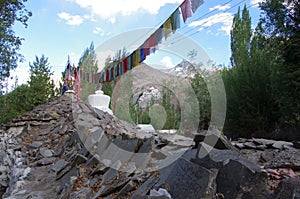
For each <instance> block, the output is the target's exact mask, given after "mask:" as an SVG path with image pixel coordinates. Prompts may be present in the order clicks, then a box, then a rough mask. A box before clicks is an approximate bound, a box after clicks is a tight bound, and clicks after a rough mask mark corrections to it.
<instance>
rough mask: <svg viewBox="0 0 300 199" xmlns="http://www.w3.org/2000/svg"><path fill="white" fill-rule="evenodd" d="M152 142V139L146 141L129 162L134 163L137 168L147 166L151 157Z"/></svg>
mask: <svg viewBox="0 0 300 199" xmlns="http://www.w3.org/2000/svg"><path fill="white" fill-rule="evenodd" d="M152 142H153V139H152V138H149V139H146V140H145V141H144V142H143V144H142V146H141V147H140V148H139V150H138V152H137V153H135V154H134V155H133V157H132V158H131V162H134V163H135V165H136V167H137V168H144V167H145V166H146V165H147V163H148V161H149V158H150V157H151V149H152Z"/></svg>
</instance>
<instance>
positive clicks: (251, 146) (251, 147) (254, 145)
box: [244, 142, 257, 149]
mask: <svg viewBox="0 0 300 199" xmlns="http://www.w3.org/2000/svg"><path fill="white" fill-rule="evenodd" d="M244 147H245V148H246V149H256V148H257V145H256V144H254V143H253V142H245V143H244Z"/></svg>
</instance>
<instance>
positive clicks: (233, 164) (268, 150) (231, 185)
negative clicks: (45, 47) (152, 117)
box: [0, 93, 300, 199]
mask: <svg viewBox="0 0 300 199" xmlns="http://www.w3.org/2000/svg"><path fill="white" fill-rule="evenodd" d="M205 136H207V135H205ZM205 136H203V135H197V136H196V137H195V139H194V140H193V139H191V138H187V137H184V136H179V135H151V134H148V133H145V132H142V131H141V130H139V129H137V128H135V127H134V126H133V125H131V124H128V123H126V122H123V121H121V120H118V119H117V118H116V117H114V116H112V115H109V114H108V113H104V112H102V111H99V110H94V109H93V108H91V107H89V106H88V105H85V104H83V103H77V102H76V98H75V97H74V95H73V94H71V93H67V94H65V95H64V96H62V97H60V98H58V99H56V100H54V101H52V102H49V103H47V104H45V105H42V106H39V107H36V108H35V109H34V110H33V111H31V112H29V113H27V114H24V115H23V116H21V117H18V118H15V119H14V120H13V121H12V122H10V123H8V124H5V125H3V126H2V127H1V129H0V191H1V195H2V198H16V199H17V198H20V199H21V198H22V199H23V198H49V199H50V198H51V199H52V198H72V199H79V198H82V199H86V198H90V199H96V198H179V199H180V198H197V199H198V198H207V199H211V198H215V199H217V198H276V197H277V198H283V199H285V198H292V197H294V198H297V197H298V198H299V197H300V196H299V195H300V190H299V187H300V180H299V178H298V175H299V173H298V172H299V170H300V155H299V149H297V143H296V144H295V143H288V142H276V141H270V140H262V139H252V140H243V139H241V140H239V141H236V142H232V143H230V142H229V141H228V140H227V139H226V138H225V137H223V136H221V137H220V138H218V142H217V143H216V144H215V145H214V146H209V145H208V143H204V142H203V141H204V138H205ZM203 151H206V152H207V154H208V155H206V156H205V157H202V156H200V153H202V152H203ZM276 169H285V170H276ZM288 169H290V170H288ZM287 170H288V171H289V172H288V173H285V174H282V173H280V171H287ZM276 172H277V173H276ZM293 172H294V173H293Z"/></svg>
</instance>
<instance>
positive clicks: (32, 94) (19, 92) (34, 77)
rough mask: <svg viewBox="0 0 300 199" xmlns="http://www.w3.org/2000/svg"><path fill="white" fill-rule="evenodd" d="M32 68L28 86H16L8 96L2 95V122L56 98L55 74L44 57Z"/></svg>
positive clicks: (36, 61)
mask: <svg viewBox="0 0 300 199" xmlns="http://www.w3.org/2000/svg"><path fill="white" fill-rule="evenodd" d="M29 66H30V80H29V82H28V84H23V85H21V86H16V88H15V89H14V90H13V91H11V92H10V93H8V94H6V95H0V107H1V108H0V122H1V123H2V122H8V121H9V120H11V119H12V118H14V117H16V116H18V115H21V114H23V113H25V112H27V111H30V110H32V109H33V108H34V107H35V106H38V105H41V104H44V103H46V102H47V101H48V100H50V99H52V98H54V97H55V95H54V83H53V80H51V79H50V76H51V75H52V74H53V72H51V67H50V66H49V63H48V58H46V57H45V56H44V55H42V56H41V58H38V57H37V56H36V60H35V61H34V62H33V64H29Z"/></svg>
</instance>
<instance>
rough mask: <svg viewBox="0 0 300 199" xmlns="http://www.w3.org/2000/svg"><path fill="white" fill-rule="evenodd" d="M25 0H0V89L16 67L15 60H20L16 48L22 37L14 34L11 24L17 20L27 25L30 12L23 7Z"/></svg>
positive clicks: (17, 48) (18, 46) (19, 44)
mask: <svg viewBox="0 0 300 199" xmlns="http://www.w3.org/2000/svg"><path fill="white" fill-rule="evenodd" d="M26 1H27V0H1V1H0V90H1V89H2V88H3V80H4V79H5V78H7V77H9V75H10V71H11V70H13V69H15V68H16V67H17V62H18V61H22V59H21V55H20V54H19V53H18V50H19V48H20V46H21V44H22V40H23V39H22V38H20V37H18V36H16V35H15V32H14V31H13V28H12V26H13V25H14V24H15V22H16V21H17V22H20V23H22V24H23V25H24V26H25V27H27V21H28V19H29V17H30V16H31V15H32V13H31V12H29V11H28V10H27V9H25V5H24V3H25V2H26Z"/></svg>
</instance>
